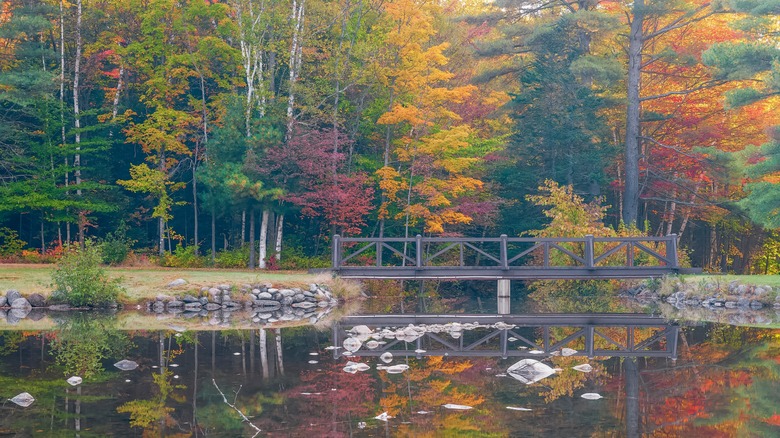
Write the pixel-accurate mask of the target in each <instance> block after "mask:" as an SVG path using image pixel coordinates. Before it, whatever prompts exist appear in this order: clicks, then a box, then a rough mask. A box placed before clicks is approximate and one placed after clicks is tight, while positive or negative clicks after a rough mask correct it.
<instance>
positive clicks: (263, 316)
mask: <svg viewBox="0 0 780 438" xmlns="http://www.w3.org/2000/svg"><path fill="white" fill-rule="evenodd" d="M273 316H274V315H273V313H258V314H257V317H258V318H260V319H271V318H272V317H273Z"/></svg>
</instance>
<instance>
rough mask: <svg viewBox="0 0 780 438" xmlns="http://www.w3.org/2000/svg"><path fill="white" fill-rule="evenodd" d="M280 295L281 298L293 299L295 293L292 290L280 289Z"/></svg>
mask: <svg viewBox="0 0 780 438" xmlns="http://www.w3.org/2000/svg"><path fill="white" fill-rule="evenodd" d="M279 293H280V294H282V296H283V297H294V296H295V291H294V290H292V289H282V290H280V291H279Z"/></svg>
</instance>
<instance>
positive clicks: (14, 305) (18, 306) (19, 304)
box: [11, 298, 32, 310]
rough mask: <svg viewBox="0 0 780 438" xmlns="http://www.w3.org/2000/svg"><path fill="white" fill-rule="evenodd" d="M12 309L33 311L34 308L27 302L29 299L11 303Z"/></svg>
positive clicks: (16, 300) (19, 299)
mask: <svg viewBox="0 0 780 438" xmlns="http://www.w3.org/2000/svg"><path fill="white" fill-rule="evenodd" d="M11 308H12V309H27V310H29V309H32V306H31V305H30V302H29V301H27V298H17V299H15V300H13V301H11Z"/></svg>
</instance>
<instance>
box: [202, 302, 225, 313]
mask: <svg viewBox="0 0 780 438" xmlns="http://www.w3.org/2000/svg"><path fill="white" fill-rule="evenodd" d="M203 308H204V309H206V310H208V311H209V312H213V311H215V310H219V309H221V308H222V306H220V305H219V304H217V303H206V305H205V306H203Z"/></svg>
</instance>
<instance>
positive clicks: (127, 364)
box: [114, 359, 138, 371]
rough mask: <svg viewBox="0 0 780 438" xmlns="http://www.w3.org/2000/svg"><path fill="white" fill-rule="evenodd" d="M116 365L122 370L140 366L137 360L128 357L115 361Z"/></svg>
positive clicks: (130, 369)
mask: <svg viewBox="0 0 780 438" xmlns="http://www.w3.org/2000/svg"><path fill="white" fill-rule="evenodd" d="M114 366H115V367H117V368H119V369H120V370H122V371H132V370H134V369H136V368H138V364H137V363H136V362H133V361H132V360H127V359H124V360H120V361H119V362H117V363H115V364H114Z"/></svg>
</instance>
